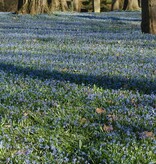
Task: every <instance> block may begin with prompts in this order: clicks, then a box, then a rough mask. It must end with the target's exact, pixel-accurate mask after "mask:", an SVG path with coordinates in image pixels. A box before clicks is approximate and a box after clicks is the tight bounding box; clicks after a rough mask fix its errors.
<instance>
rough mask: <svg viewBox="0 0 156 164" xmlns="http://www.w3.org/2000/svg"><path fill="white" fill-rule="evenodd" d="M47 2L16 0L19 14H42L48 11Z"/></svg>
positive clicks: (43, 0) (40, 0)
mask: <svg viewBox="0 0 156 164" xmlns="http://www.w3.org/2000/svg"><path fill="white" fill-rule="evenodd" d="M48 12H49V8H48V2H47V0H19V1H18V12H17V13H21V14H32V15H34V14H42V13H48Z"/></svg>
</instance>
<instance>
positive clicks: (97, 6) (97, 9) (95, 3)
mask: <svg viewBox="0 0 156 164" xmlns="http://www.w3.org/2000/svg"><path fill="white" fill-rule="evenodd" d="M92 2H93V11H94V12H96V13H99V12H100V0H92Z"/></svg>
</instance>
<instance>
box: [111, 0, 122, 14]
mask: <svg viewBox="0 0 156 164" xmlns="http://www.w3.org/2000/svg"><path fill="white" fill-rule="evenodd" d="M123 4H124V0H112V7H111V10H112V11H114V10H122V9H123Z"/></svg>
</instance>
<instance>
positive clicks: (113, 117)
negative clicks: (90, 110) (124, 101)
mask: <svg viewBox="0 0 156 164" xmlns="http://www.w3.org/2000/svg"><path fill="white" fill-rule="evenodd" d="M107 118H108V120H109V121H111V122H112V121H116V120H117V117H116V116H115V114H108V115H107Z"/></svg>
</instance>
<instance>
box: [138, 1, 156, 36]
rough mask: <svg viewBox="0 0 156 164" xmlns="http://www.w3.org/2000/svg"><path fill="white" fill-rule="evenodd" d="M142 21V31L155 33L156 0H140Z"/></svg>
mask: <svg viewBox="0 0 156 164" xmlns="http://www.w3.org/2000/svg"><path fill="white" fill-rule="evenodd" d="M141 6H142V22H141V29H142V32H143V33H150V34H156V0H142V2H141Z"/></svg>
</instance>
